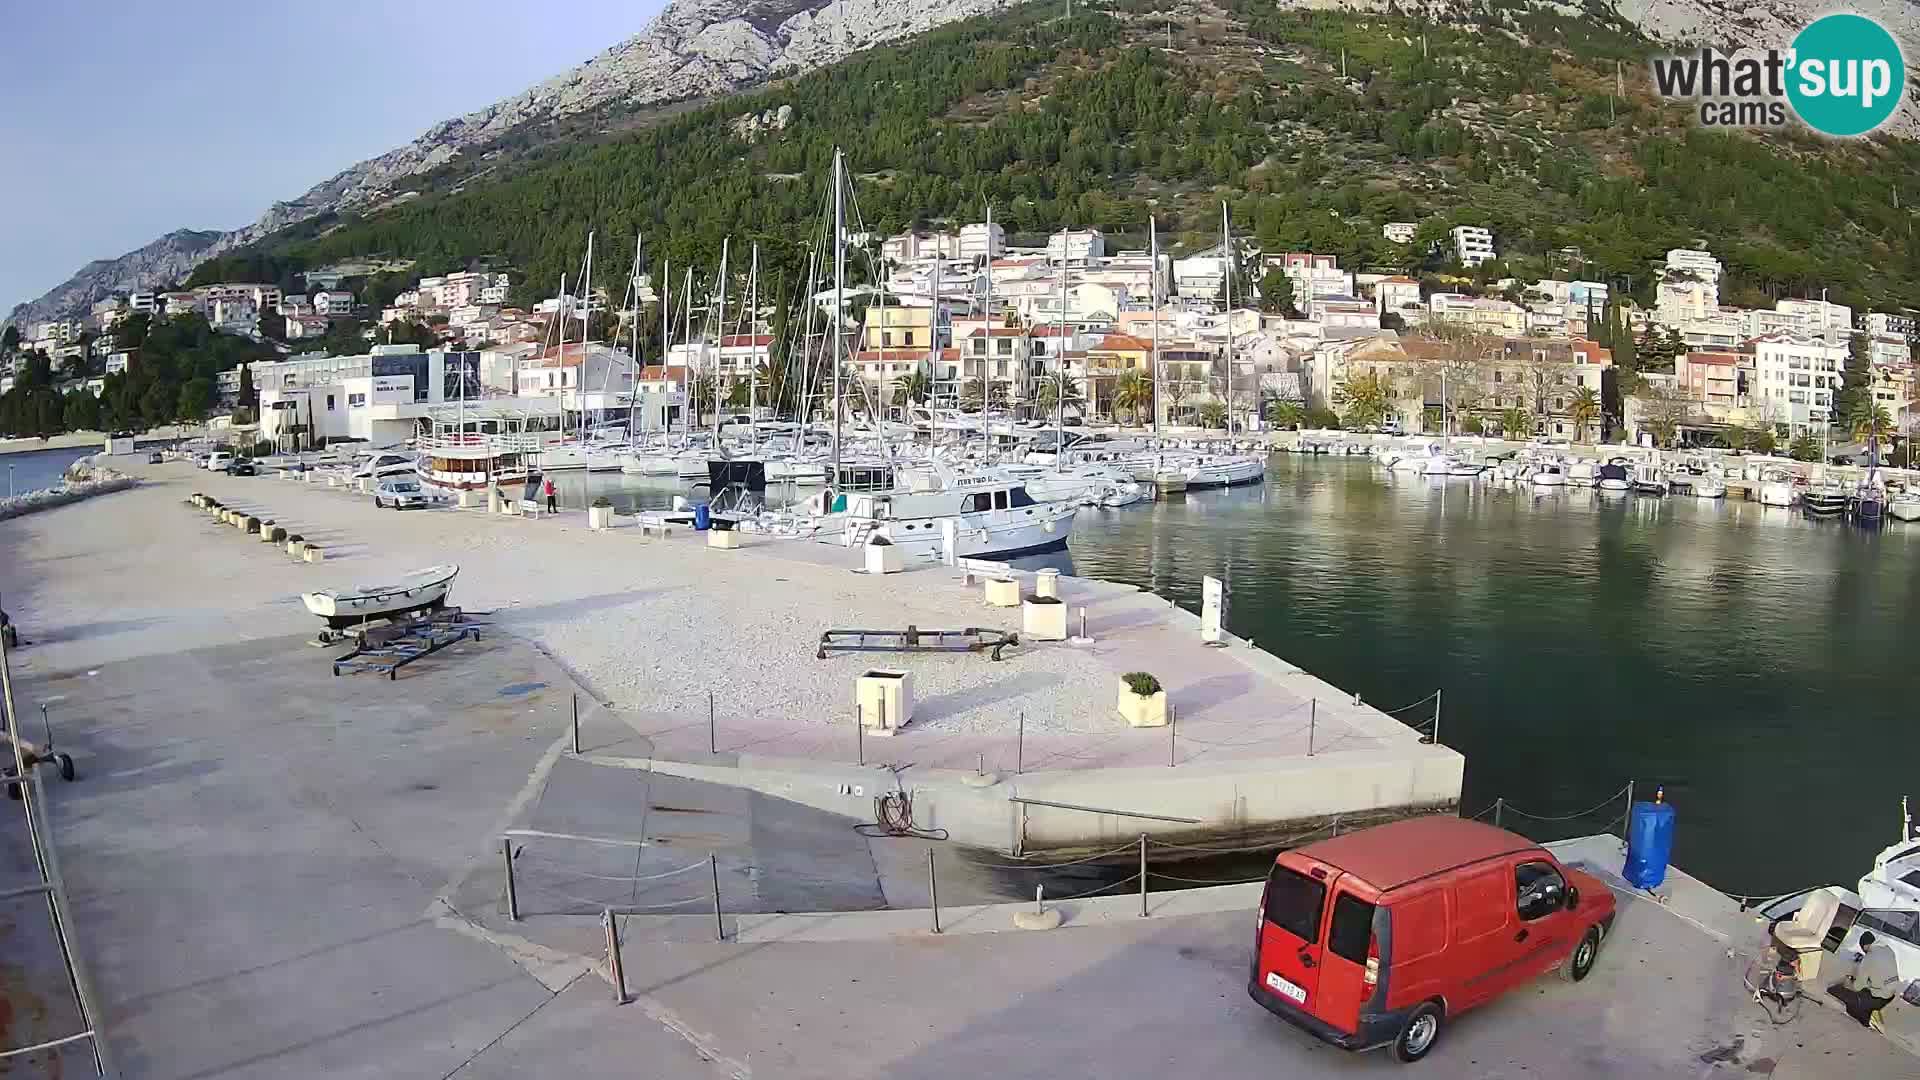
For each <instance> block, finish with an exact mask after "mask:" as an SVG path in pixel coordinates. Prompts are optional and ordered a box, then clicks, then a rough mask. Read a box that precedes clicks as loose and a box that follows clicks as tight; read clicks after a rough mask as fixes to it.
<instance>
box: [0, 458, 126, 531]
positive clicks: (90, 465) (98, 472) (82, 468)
mask: <svg viewBox="0 0 1920 1080" xmlns="http://www.w3.org/2000/svg"><path fill="white" fill-rule="evenodd" d="M139 482H140V481H139V480H137V479H135V478H134V477H131V476H128V475H127V474H126V473H123V472H118V471H116V470H113V469H109V468H106V467H105V466H102V465H97V464H95V463H94V462H93V460H92V459H91V458H81V459H80V460H79V461H76V462H74V463H73V464H72V465H69V466H68V467H67V474H66V476H64V477H63V478H61V481H60V483H59V485H58V486H57V487H50V488H43V489H41V490H39V491H29V492H27V493H26V494H24V495H16V496H14V497H12V498H10V499H0V521H5V520H7V519H8V518H17V517H20V516H21V515H23V514H31V513H34V512H35V511H38V510H51V509H53V508H54V507H56V506H65V505H67V504H68V503H73V502H79V501H80V500H81V499H88V498H92V497H93V496H95V495H105V494H106V493H108V492H110V491H123V490H125V489H127V488H130V487H132V486H133V485H135V484H137V483H139Z"/></svg>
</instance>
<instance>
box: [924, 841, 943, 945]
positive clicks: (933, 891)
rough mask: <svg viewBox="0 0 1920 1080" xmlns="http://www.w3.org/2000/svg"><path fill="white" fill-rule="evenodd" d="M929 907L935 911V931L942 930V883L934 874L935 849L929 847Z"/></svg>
mask: <svg viewBox="0 0 1920 1080" xmlns="http://www.w3.org/2000/svg"><path fill="white" fill-rule="evenodd" d="M927 909H928V910H929V911H931V912H933V932H934V933H936V934H937V933H939V932H940V883H939V882H938V881H936V880H934V876H933V849H932V848H928V849H927Z"/></svg>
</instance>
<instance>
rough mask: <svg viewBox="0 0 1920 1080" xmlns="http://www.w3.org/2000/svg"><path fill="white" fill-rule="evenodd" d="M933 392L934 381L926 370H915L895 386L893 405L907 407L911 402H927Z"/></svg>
mask: <svg viewBox="0 0 1920 1080" xmlns="http://www.w3.org/2000/svg"><path fill="white" fill-rule="evenodd" d="M932 392H933V380H932V379H931V378H929V377H928V376H927V371H926V369H925V368H918V367H916V368H914V369H913V371H912V372H911V373H910V374H908V375H907V377H906V378H904V379H901V380H900V381H899V382H896V383H894V384H893V403H894V404H895V405H902V406H904V405H906V404H908V403H909V402H915V401H925V400H927V395H928V394H930V393H932Z"/></svg>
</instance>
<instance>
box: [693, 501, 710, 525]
mask: <svg viewBox="0 0 1920 1080" xmlns="http://www.w3.org/2000/svg"><path fill="white" fill-rule="evenodd" d="M693 527H694V530H695V531H696V532H706V531H707V530H708V529H711V528H713V510H712V509H711V508H710V507H708V506H707V504H706V503H701V504H700V505H698V506H696V507H694V508H693Z"/></svg>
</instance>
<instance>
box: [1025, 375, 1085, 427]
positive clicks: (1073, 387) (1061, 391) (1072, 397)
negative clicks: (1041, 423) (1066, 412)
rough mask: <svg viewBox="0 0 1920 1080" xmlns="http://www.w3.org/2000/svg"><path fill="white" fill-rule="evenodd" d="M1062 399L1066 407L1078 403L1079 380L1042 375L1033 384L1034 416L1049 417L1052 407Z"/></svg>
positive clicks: (1066, 376) (1068, 376) (1052, 410)
mask: <svg viewBox="0 0 1920 1080" xmlns="http://www.w3.org/2000/svg"><path fill="white" fill-rule="evenodd" d="M1062 399H1064V401H1065V404H1066V405H1067V406H1068V407H1072V406H1074V405H1077V404H1078V403H1079V402H1080V380H1078V379H1076V378H1074V377H1073V376H1071V375H1061V374H1053V375H1043V376H1041V377H1040V378H1039V379H1038V380H1036V381H1035V383H1034V388H1033V410H1034V414H1035V415H1036V416H1041V417H1050V416H1052V415H1053V412H1054V408H1053V407H1054V405H1055V404H1056V403H1059V402H1061V401H1062Z"/></svg>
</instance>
